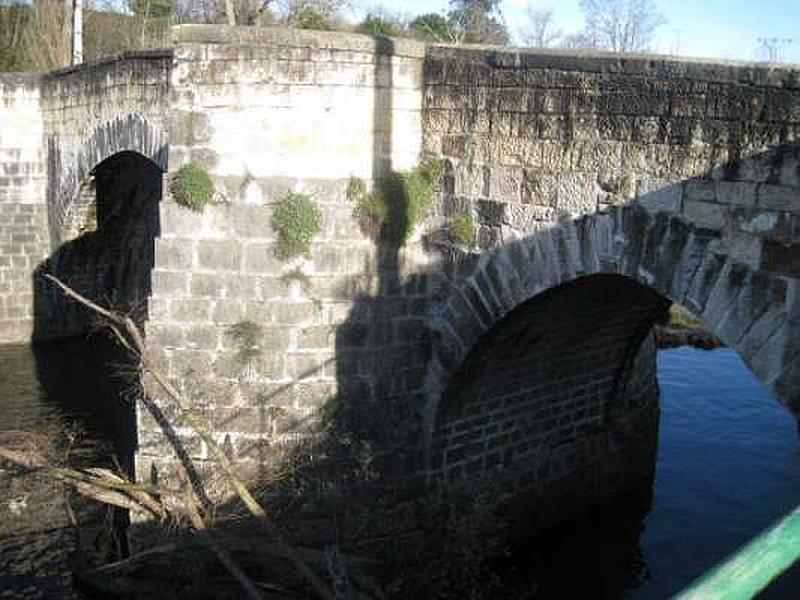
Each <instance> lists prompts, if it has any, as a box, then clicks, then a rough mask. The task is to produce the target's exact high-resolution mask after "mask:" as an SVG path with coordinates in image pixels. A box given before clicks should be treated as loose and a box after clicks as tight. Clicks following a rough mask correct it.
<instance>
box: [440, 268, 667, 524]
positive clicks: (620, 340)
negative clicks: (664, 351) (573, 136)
mask: <svg viewBox="0 0 800 600" xmlns="http://www.w3.org/2000/svg"><path fill="white" fill-rule="evenodd" d="M670 304H671V302H670V301H669V300H667V299H665V298H664V297H663V296H661V295H660V294H658V293H657V292H655V291H654V290H652V289H650V288H648V287H646V286H644V285H642V284H640V283H638V282H636V281H634V280H633V279H630V278H627V277H623V276H619V275H592V276H587V277H582V278H579V279H576V280H574V281H572V282H570V283H566V284H563V285H560V286H558V287H556V288H552V289H550V290H548V291H546V292H544V293H542V294H539V295H537V296H535V297H533V298H531V299H530V300H528V301H527V302H524V303H523V304H521V305H520V306H518V307H517V308H516V309H515V310H513V311H511V312H510V313H509V314H507V315H506V316H505V317H504V318H503V319H501V320H500V321H499V322H498V323H496V324H495V325H494V326H493V327H492V328H491V329H490V330H489V331H488V332H486V333H485V334H484V335H483V336H482V337H481V338H480V339H479V341H478V343H477V344H476V345H475V346H474V347H473V348H472V350H471V351H470V352H469V354H468V355H467V358H466V359H465V360H464V362H463V363H462V364H461V366H460V368H459V369H458V371H457V372H456V375H455V376H454V377H453V379H452V380H451V382H450V384H449V386H448V387H447V389H446V390H445V393H444V394H443V396H442V399H441V402H440V405H439V409H438V412H437V418H436V422H435V424H434V429H433V434H432V439H431V469H432V471H433V473H434V474H437V475H440V476H442V477H443V478H445V479H447V480H450V481H458V480H474V479H475V478H478V479H480V478H481V477H488V476H489V475H490V474H491V478H492V480H493V481H494V482H498V481H499V482H500V485H501V486H504V487H505V486H508V489H513V490H514V496H515V502H517V501H518V502H520V503H521V504H524V507H523V506H520V511H521V513H524V515H525V519H526V520H527V525H528V526H529V527H533V528H541V527H546V526H548V525H550V524H552V523H554V522H556V521H558V520H561V519H563V518H566V517H568V516H570V514H573V513H577V512H580V511H581V510H583V509H584V508H586V507H589V506H596V505H598V504H603V503H606V502H609V501H612V500H613V499H615V498H617V497H619V496H620V495H626V494H634V493H639V492H642V493H645V494H649V490H650V489H651V485H652V479H653V475H654V465H655V455H656V450H657V441H658V440H657V438H658V416H659V413H658V384H657V381H656V371H655V346H654V344H653V338H652V335H651V331H652V327H653V325H654V324H655V323H657V322H661V321H663V320H664V319H665V318H666V317H667V314H668V310H669V306H670ZM493 485H496V483H495V484H493Z"/></svg>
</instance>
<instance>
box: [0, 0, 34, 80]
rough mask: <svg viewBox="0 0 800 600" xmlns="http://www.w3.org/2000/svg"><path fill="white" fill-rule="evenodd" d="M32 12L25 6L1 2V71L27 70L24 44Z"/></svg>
mask: <svg viewBox="0 0 800 600" xmlns="http://www.w3.org/2000/svg"><path fill="white" fill-rule="evenodd" d="M31 12H32V11H31V7H30V6H27V5H25V4H17V3H13V4H7V3H4V2H0V71H20V70H22V69H25V68H26V64H25V53H24V50H23V42H24V39H25V29H26V28H27V27H28V22H29V21H30V19H31Z"/></svg>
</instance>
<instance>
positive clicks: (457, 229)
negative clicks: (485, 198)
mask: <svg viewBox="0 0 800 600" xmlns="http://www.w3.org/2000/svg"><path fill="white" fill-rule="evenodd" d="M448 233H449V235H450V239H451V240H452V241H453V242H454V243H456V244H460V245H462V246H472V245H473V244H474V243H475V237H476V228H475V223H474V222H473V220H472V217H471V216H469V215H456V217H455V218H454V219H453V222H452V223H450V229H449V230H448Z"/></svg>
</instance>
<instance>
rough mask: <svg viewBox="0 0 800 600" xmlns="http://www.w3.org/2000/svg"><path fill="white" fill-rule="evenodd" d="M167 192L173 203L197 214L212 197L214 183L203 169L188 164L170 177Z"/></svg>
mask: <svg viewBox="0 0 800 600" xmlns="http://www.w3.org/2000/svg"><path fill="white" fill-rule="evenodd" d="M169 191H170V192H171V193H172V197H173V198H174V199H175V202H177V203H178V204H180V205H181V206H185V207H186V208H190V209H191V210H194V211H198V212H199V211H201V210H203V207H204V206H205V205H206V204H208V202H209V201H210V200H211V198H212V197H213V196H214V182H213V181H211V177H210V176H209V174H208V171H206V170H205V168H203V167H202V166H200V165H198V164H196V163H189V164H186V165H183V166H182V167H181V168H180V169H178V172H177V173H175V175H174V176H173V177H172V182H171V183H170V187H169Z"/></svg>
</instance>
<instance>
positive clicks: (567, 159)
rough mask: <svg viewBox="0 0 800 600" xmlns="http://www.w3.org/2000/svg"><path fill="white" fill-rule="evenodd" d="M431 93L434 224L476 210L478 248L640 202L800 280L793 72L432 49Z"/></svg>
mask: <svg viewBox="0 0 800 600" xmlns="http://www.w3.org/2000/svg"><path fill="white" fill-rule="evenodd" d="M425 83H426V88H425V90H426V91H425V111H424V125H423V131H424V134H425V142H424V146H425V149H426V150H428V151H430V152H432V153H434V154H437V155H440V156H442V157H444V158H446V159H448V160H449V162H450V164H451V176H450V180H449V185H448V190H447V192H448V193H447V194H446V202H444V204H443V210H442V213H443V216H444V217H450V216H452V215H453V214H455V213H459V212H461V213H467V214H471V215H473V216H474V217H475V218H476V220H477V221H479V222H480V225H481V228H480V241H481V245H483V246H484V247H486V246H491V245H493V244H495V243H498V242H499V241H501V240H502V241H507V240H508V239H515V238H518V237H522V236H524V235H526V233H527V232H528V231H530V230H531V228H533V227H536V226H537V225H540V224H542V223H544V224H547V223H553V222H555V221H557V220H559V219H564V218H575V217H577V216H579V215H583V214H591V213H594V212H595V211H598V210H603V209H605V208H607V207H609V206H613V205H621V204H626V203H629V202H632V201H634V200H636V201H638V202H641V203H643V204H644V205H645V206H647V207H648V208H650V209H652V210H659V211H667V212H670V213H672V214H680V215H682V216H683V217H684V218H685V219H686V220H687V221H688V222H690V223H692V224H694V225H696V226H698V227H701V228H706V229H709V230H713V231H717V232H720V236H721V238H722V240H721V248H720V249H721V251H724V252H728V253H730V254H732V255H734V256H735V257H736V258H737V260H740V261H742V262H744V263H746V264H748V265H750V266H752V267H753V268H756V269H758V268H765V269H770V270H777V271H778V272H787V273H789V274H796V268H797V266H796V264H794V262H793V261H791V259H789V258H788V254H789V253H790V252H793V253H795V254H797V253H798V252H799V251H800V247H798V246H797V239H796V237H795V238H793V241H792V242H791V243H792V244H793V245H792V248H791V250H789V248H786V245H787V244H788V243H789V238H791V237H792V236H793V235H794V236H796V232H797V231H798V227H799V226H800V225H798V224H799V223H800V167H799V166H798V165H800V151H799V150H798V148H799V147H800V146H798V144H800V142H798V138H800V71H798V70H797V69H791V68H784V69H770V68H766V67H757V66H754V65H745V64H740V65H735V64H730V65H724V64H712V63H704V62H701V61H676V60H667V59H661V58H658V57H632V56H627V57H621V56H619V55H615V54H605V55H604V54H602V53H597V52H593V53H591V54H586V53H583V54H581V53H575V52H569V53H567V52H565V53H561V54H559V53H558V52H557V51H546V52H545V51H542V52H536V51H525V52H519V51H505V50H491V51H490V50H485V49H456V48H445V47H434V48H431V49H430V50H429V52H428V55H427V58H426V62H425ZM776 243H777V244H782V245H783V250H779V249H778V248H777V247H776ZM789 262H792V266H791V267H789V266H788V264H787V263H789Z"/></svg>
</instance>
